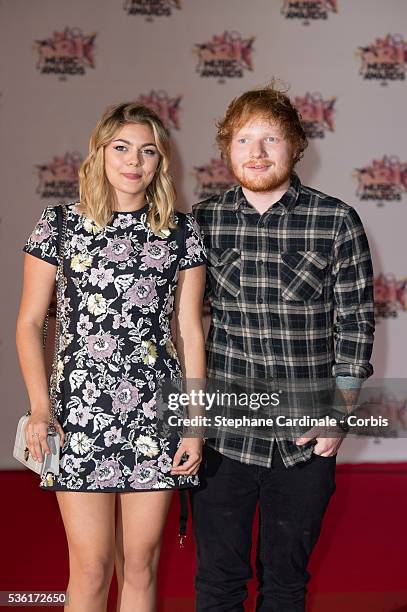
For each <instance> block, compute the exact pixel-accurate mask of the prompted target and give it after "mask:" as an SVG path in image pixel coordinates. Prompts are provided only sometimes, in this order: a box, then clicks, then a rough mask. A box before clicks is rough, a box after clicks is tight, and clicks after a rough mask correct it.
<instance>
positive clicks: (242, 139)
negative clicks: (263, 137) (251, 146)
mask: <svg viewBox="0 0 407 612" xmlns="http://www.w3.org/2000/svg"><path fill="white" fill-rule="evenodd" d="M237 142H240V143H241V144H246V142H247V138H239V140H238V141H237Z"/></svg>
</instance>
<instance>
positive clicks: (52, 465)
mask: <svg viewBox="0 0 407 612" xmlns="http://www.w3.org/2000/svg"><path fill="white" fill-rule="evenodd" d="M29 416H30V414H29V413H27V414H25V415H24V416H22V417H21V419H20V420H19V421H18V425H17V433H16V440H15V442H14V450H13V457H14V459H17V461H20V463H22V464H23V465H25V467H27V468H29V469H30V470H32V471H33V472H36V473H37V474H39V475H40V476H41V484H42V485H44V486H48V487H50V486H52V485H53V484H54V481H55V477H56V476H58V474H59V452H60V447H61V445H60V438H59V434H58V433H56V432H55V433H49V434H48V435H47V443H48V446H49V449H50V451H51V454H50V455H46V454H44V459H43V461H41V462H40V461H34V459H33V458H32V457H31V455H30V453H29V452H28V448H27V444H26V438H25V428H26V425H27V421H28V419H29Z"/></svg>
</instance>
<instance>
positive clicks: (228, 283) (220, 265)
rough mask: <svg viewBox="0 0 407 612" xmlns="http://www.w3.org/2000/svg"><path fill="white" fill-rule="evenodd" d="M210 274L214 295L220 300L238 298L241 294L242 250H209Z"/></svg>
mask: <svg viewBox="0 0 407 612" xmlns="http://www.w3.org/2000/svg"><path fill="white" fill-rule="evenodd" d="M207 257H208V272H209V275H210V279H211V285H212V290H213V294H214V296H215V297H217V298H218V299H220V298H227V297H231V296H233V297H235V298H236V297H237V296H238V295H239V293H240V268H241V257H240V250H239V249H235V248H230V249H220V248H213V247H212V248H209V249H208V252H207Z"/></svg>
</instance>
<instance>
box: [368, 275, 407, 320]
mask: <svg viewBox="0 0 407 612" xmlns="http://www.w3.org/2000/svg"><path fill="white" fill-rule="evenodd" d="M374 302H375V315H376V317H378V318H385V319H387V318H389V317H397V316H398V313H399V312H401V311H404V310H407V278H403V279H401V280H397V279H396V277H395V275H394V274H380V275H379V276H377V277H376V278H375V279H374Z"/></svg>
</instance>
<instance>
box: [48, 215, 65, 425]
mask: <svg viewBox="0 0 407 612" xmlns="http://www.w3.org/2000/svg"><path fill="white" fill-rule="evenodd" d="M60 207H61V210H62V228H61V235H60V242H59V253H58V268H57V274H56V294H57V303H56V309H55V310H56V312H55V346H54V356H53V360H52V370H51V378H50V387H49V400H50V416H49V426H48V433H49V434H51V435H52V434H55V433H56V429H55V425H54V423H55V405H56V393H57V381H58V355H59V348H60V339H61V310H62V303H63V299H64V256H65V236H66V226H67V217H68V213H67V209H66V206H65V205H64V204H60ZM49 316H50V307H49V308H48V310H47V314H46V316H45V320H44V327H43V334H42V340H43V346H44V348H45V343H46V340H47V334H48V325H49Z"/></svg>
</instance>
